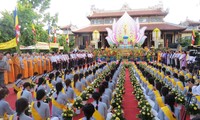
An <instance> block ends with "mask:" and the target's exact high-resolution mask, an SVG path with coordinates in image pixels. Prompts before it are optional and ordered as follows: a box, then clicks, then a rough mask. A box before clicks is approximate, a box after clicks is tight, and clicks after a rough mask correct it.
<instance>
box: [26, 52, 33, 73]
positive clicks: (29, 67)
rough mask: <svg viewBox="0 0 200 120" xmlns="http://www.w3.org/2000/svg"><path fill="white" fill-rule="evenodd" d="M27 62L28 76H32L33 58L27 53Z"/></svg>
mask: <svg viewBox="0 0 200 120" xmlns="http://www.w3.org/2000/svg"><path fill="white" fill-rule="evenodd" d="M27 63H28V77H32V76H33V60H32V58H31V56H30V55H29V54H28V55H27Z"/></svg>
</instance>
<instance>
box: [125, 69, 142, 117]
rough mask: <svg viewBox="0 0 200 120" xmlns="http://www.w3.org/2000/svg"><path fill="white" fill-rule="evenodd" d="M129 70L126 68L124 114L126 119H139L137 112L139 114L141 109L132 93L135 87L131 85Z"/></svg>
mask: <svg viewBox="0 0 200 120" xmlns="http://www.w3.org/2000/svg"><path fill="white" fill-rule="evenodd" d="M129 74H130V73H129V70H128V69H126V79H125V84H124V85H125V94H124V100H123V107H124V116H125V118H126V120H139V119H138V118H137V114H139V109H138V108H137V105H138V102H137V100H136V99H135V96H134V95H133V94H132V92H133V87H132V85H131V81H130V77H129Z"/></svg>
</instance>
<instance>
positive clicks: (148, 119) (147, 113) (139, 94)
mask: <svg viewBox="0 0 200 120" xmlns="http://www.w3.org/2000/svg"><path fill="white" fill-rule="evenodd" d="M132 68H133V66H131V67H129V71H130V78H131V84H132V86H133V87H134V91H133V94H135V97H136V99H137V100H138V101H139V102H138V108H139V109H140V113H139V114H138V118H140V119H141V120H153V119H154V115H153V114H152V112H151V105H150V104H149V102H148V101H147V100H146V98H145V95H144V93H143V90H142V87H141V85H140V83H139V82H138V81H137V79H136V77H135V76H134V71H133V69H132ZM134 68H135V69H137V68H136V66H134Z"/></svg>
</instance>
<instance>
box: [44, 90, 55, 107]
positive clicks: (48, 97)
mask: <svg viewBox="0 0 200 120" xmlns="http://www.w3.org/2000/svg"><path fill="white" fill-rule="evenodd" d="M55 91H56V89H55V88H53V89H51V91H50V92H49V93H48V94H47V96H46V100H44V102H45V103H49V102H51V99H52V98H51V96H52V95H53V93H54V92H55Z"/></svg>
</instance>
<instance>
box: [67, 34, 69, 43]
mask: <svg viewBox="0 0 200 120" xmlns="http://www.w3.org/2000/svg"><path fill="white" fill-rule="evenodd" d="M66 43H69V35H68V34H67V36H66Z"/></svg>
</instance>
